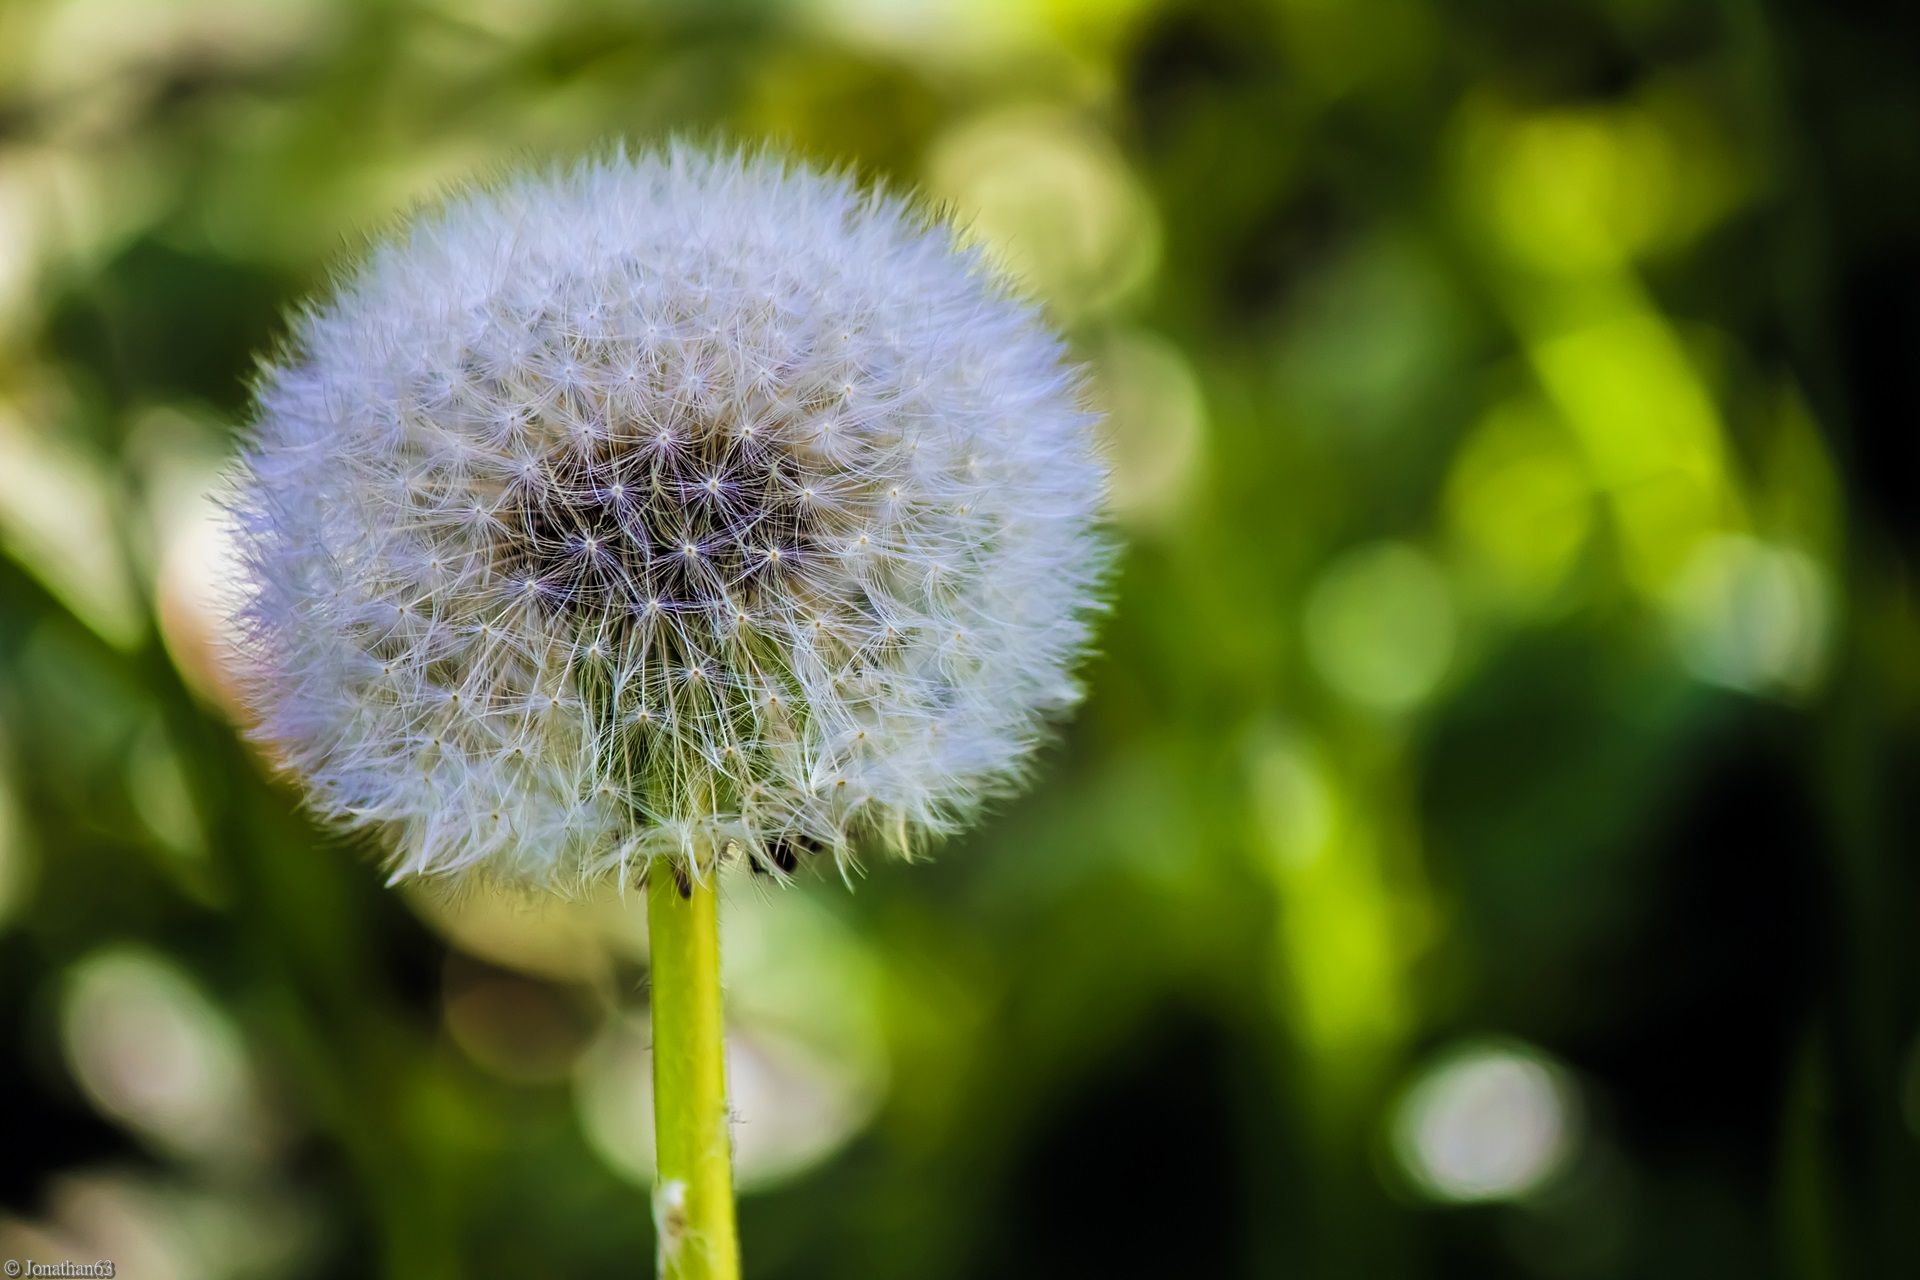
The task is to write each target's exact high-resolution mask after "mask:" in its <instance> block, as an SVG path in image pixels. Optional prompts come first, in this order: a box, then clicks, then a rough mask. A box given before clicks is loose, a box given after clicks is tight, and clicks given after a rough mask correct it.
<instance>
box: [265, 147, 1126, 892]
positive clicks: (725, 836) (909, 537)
mask: <svg viewBox="0 0 1920 1280" xmlns="http://www.w3.org/2000/svg"><path fill="white" fill-rule="evenodd" d="M1077 383H1078V377H1077V373H1076V371H1075V370H1074V369H1073V367H1071V366H1070V365H1069V364H1067V363H1065V361H1064V359H1063V353H1062V349H1061V345H1060V343H1059V341H1058V340H1057V338H1056V337H1055V336H1054V335H1053V334H1052V333H1051V332H1050V331H1049V330H1048V328H1047V327H1046V326H1045V325H1044V324H1043V323H1042V321H1041V320H1040V318H1039V317H1038V316H1037V315H1036V314H1035V312H1034V311H1033V309H1032V308H1031V307H1029V306H1027V305H1024V304H1022V303H1020V302H1018V301H1017V300H1015V299H1013V298H1012V297H1010V296H1009V294H1008V293H1007V292H1006V291H1005V289H1004V288H1003V287H1002V286H1001V285H1000V284H999V283H998V282H997V281H996V280H994V279H993V278H992V276H991V275H990V273H988V272H987V271H986V270H985V269H984V268H983V267H982V265H981V263H980V262H979V260H978V258H977V257H976V256H975V255H973V254H971V253H967V252H963V251H960V250H958V249H956V247H955V246H954V244H953V241H952V239H951V237H950V235H949V234H948V233H946V232H945V231H944V230H943V229H941V228H940V227H938V226H937V225H934V224H931V223H930V222H929V221H928V220H927V219H926V218H924V217H923V216H921V215H919V214H917V213H916V212H915V211H914V210H913V209H912V208H911V207H910V206H908V205H907V204H905V203H903V202H902V201H900V200H897V199H894V198H890V197H887V196H884V195H877V194H871V193H866V192H863V191H862V190H860V189H859V188H858V187H856V186H854V185H853V184H851V183H850V182H848V181H847V180H845V179H844V178H841V177H838V176H833V175H828V174H823V173H818V172H814V171H811V170H808V169H805V168H801V167H796V166H794V165H791V164H788V163H784V162H782V161H779V160H777V159H770V158H752V157H746V156H741V155H721V156H711V155H707V154H703V153H700V152H696V151H692V150H688V149H680V148H675V149H672V150H669V151H667V152H664V153H661V154H657V155H648V156H644V157H640V158H628V157H627V156H625V155H624V154H622V155H616V156H614V157H611V158H608V159H605V160H601V161H597V162H592V163H586V164H582V165H579V166H577V167H575V168H572V169H570V170H567V171H564V172H555V173H552V174H549V175H546V176H538V177H528V178H523V179H520V180H516V181H511V182H508V183H506V184H504V185H501V186H498V187H496V188H494V189H491V190H487V191H484V192H478V193H474V194H469V195H466V196H463V197H459V198H456V199H454V200H452V201H451V202H449V203H448V204H447V205H446V206H445V207H443V208H441V209H439V210H438V211H437V212H434V213H432V214H430V215H428V216H425V217H423V218H421V219H420V220H419V221H417V222H416V223H415V224H414V225H413V226H412V227H411V228H410V229H409V230H407V231H405V232H404V233H402V234H401V235H400V236H398V237H397V238H395V239H393V240H392V241H390V242H388V243H385V244H383V245H381V246H379V247H377V248H376V249H374V250H373V251H372V253H371V256H370V257H369V259H368V260H367V261H366V263H365V264H364V265H363V266H362V267H360V268H359V269H358V270H357V271H355V272H354V273H353V274H352V275H351V276H350V277H349V278H348V279H346V280H345V281H344V282H343V283H342V285H341V287H340V288H339V290H338V291H337V293H335V294H334V296H332V297H331V298H330V299H328V300H326V301H324V302H322V303H320V304H318V305H316V306H314V307H312V308H310V309H309V310H307V311H306V312H305V313H304V314H302V315H301V316H300V318H299V319H298V320H297V322H296V323H295V325H294V329H293V333H292V335H291V339H290V341H289V343H288V345H287V348H286V351H285V353H284V354H283V356H282V357H281V358H280V359H279V360H278V362H277V363H275V364H273V365H272V366H271V367H269V368H268V369H267V371H266V372H265V375H264V378H263V381H262V385H261V389H260V393H259V411H258V429H257V435H256V438H255V439H254V441H253V443H252V446H251V448H250V449H249V450H248V452H247V454H246V457H245V460H244V464H243V471H242V475H241V479H240V482H239V486H238V489H239V492H238V494H237V501H236V503H235V508H236V511H237V512H238V517H239V524H240V530H239V533H240V539H241V543H242V546H243V547H244V550H245V555H246V562H247V566H248V573H247V584H246V600H245V604H244V607H243V609H242V619H243V622H244V625H245V632H246V637H247V645H246V654H245V661H244V669H245V671H246V674H247V676H248V684H249V686H250V689H251V695H252V700H253V704H254V706H255V709H256V712H257V715H258V719H259V730H258V731H259V733H260V736H261V737H262V738H263V739H264V740H265V741H266V742H267V743H268V744H270V746H271V748H272V749H273V750H274V752H275V754H276V756H277V757H278V758H279V759H281V760H282V761H283V762H284V763H285V764H286V765H287V766H288V767H289V768H290V769H291V770H292V771H293V772H294V773H295V774H297V775H298V776H299V777H301V778H303V779H304V780H305V782H306V784H307V786H308V789H309V791H310V794H311V796H312V799H313V802H314V804H315V805H316V807H317V808H318V809H319V810H320V811H321V812H323V813H324V814H326V815H328V816H330V817H332V818H334V819H337V820H341V821H343V822H345V823H347V824H348V825H351V826H355V827H362V828H367V829H372V830H376V831H378V832H379V833H380V834H381V835H382V837H383V838H384V841H385V843H386V846H387V847H388V848H389V849H390V850H391V851H392V866H393V869H394V873H395V876H396V878H397V877H400V876H408V875H446V874H461V873H468V872H472V873H477V874H479V875H481V876H484V877H486V878H489V879H493V880H498V881H505V882H511V883H519V884H527V885H538V886H544V887H549V888H555V889H563V890H564V889H569V888H572V887H575V886H577V885H579V884H581V883H583V882H585V881H588V880H591V879H593V878H595V877H597V876H599V875H602V874H607V873H614V872H618V873H622V874H625V873H630V872H634V871H637V870H639V869H641V868H642V867H643V866H644V865H645V864H646V863H647V861H648V860H649V859H654V858H660V857H668V858H672V859H675V860H676V861H677V862H681V864H682V865H685V863H684V861H682V860H687V859H691V858H694V857H696V855H697V856H698V857H699V859H700V861H699V864H698V865H702V866H704V865H705V864H706V862H707V861H708V860H709V859H708V857H707V855H705V854H701V853H700V851H703V850H705V851H712V852H715V853H722V852H727V851H731V852H732V853H733V854H734V855H736V856H745V857H748V858H751V859H753V860H754V861H755V863H756V864H758V865H759V866H761V867H762V868H764V869H770V870H776V871H780V872H784V871H787V870H791V869H792V867H793V866H794V865H795V863H796V861H797V859H798V856H799V855H800V854H802V853H806V852H814V851H831V853H832V854H833V855H834V856H836V857H838V858H840V859H842V860H845V859H847V858H849V857H850V856H851V854H852V851H853V849H854V848H855V847H856V846H857V845H858V844H860V843H862V842H863V841H867V840H875V841H878V842H879V843H881V844H884V845H885V846H887V847H889V848H892V849H894V850H896V851H899V852H903V853H904V852H907V851H909V850H910V849H911V848H912V847H913V846H914V844H915V842H916V840H917V839H918V838H919V837H920V836H921V835H922V834H923V833H929V832H941V831H946V830H950V829H952V828H953V827H954V826H956V825H957V824H958V823H960V822H961V821H963V820H964V819H965V818H966V817H967V816H968V815H969V814H970V813H971V812H972V811H973V810H974V809H975V808H976V806H977V805H978V803H979V801H980V800H981V799H982V798H983V797H984V796H986V795H989V794H992V793H994V792H995V791H996V790H1001V789H1004V788H1005V787H1006V786H1007V785H1008V784H1010V783H1011V782H1013V781H1014V780H1015V779H1016V777H1017V775H1018V773H1019V771H1020V768H1021V766H1022V764H1023V762H1024V761H1025V760H1026V759H1027V757H1028V756H1029V754H1030V753H1031V751H1032V750H1033V748H1034V746H1035V744H1036V742H1037V740H1038V738H1039V736H1040V735H1041V733H1042V732H1043V730H1044V728H1045V724H1046V721H1047V719H1048V718H1049V717H1050V716H1051V715H1053V714H1055V713H1058V712H1059V711H1061V710H1063V709H1064V708H1066V707H1068V706H1069V705H1070V704H1072V703H1073V702H1074V701H1075V699H1076V697H1077V690H1076V687H1075V685H1074V682H1073V679H1072V667H1073V665H1074V663H1075V662H1076V660H1077V659H1078V657H1079V656H1080V654H1081V653H1082V651H1083V649H1084V647H1085V645H1086V643H1087V638H1088V617H1089V614H1090V612H1091V610H1092V607H1093V606H1094V604H1095V592H1096V586H1097V582H1098V579H1099V577H1100V574H1101V570H1102V567H1103V559H1104V557H1103V554H1102V550H1101V545H1100V543H1099V540H1098V538H1097V536H1096V534H1095V531H1094V526H1095V519H1096V514H1097V509H1098V506H1099V503H1100V500H1101V493H1102V488H1103V479H1104V475H1103V468H1102V466H1101V463H1100V461H1099V458H1098V455H1097V452H1096V449H1095V446H1094V442H1093V427H1094V423H1093V420H1092V418H1091V416H1090V415H1089V414H1088V413H1087V412H1085V411H1084V410H1083V409H1082V408H1081V407H1080V405H1079V404H1078V402H1077V394H1076V392H1077Z"/></svg>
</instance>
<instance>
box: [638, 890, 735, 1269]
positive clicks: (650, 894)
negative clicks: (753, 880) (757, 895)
mask: <svg viewBox="0 0 1920 1280" xmlns="http://www.w3.org/2000/svg"><path fill="white" fill-rule="evenodd" d="M717 879H718V876H717V874H716V873H715V872H713V871H711V870H709V871H708V872H707V874H706V876H705V878H704V880H702V881H700V882H695V883H691V884H689V883H688V882H687V881H684V880H682V879H681V878H680V876H679V875H675V874H671V873H670V872H669V869H668V868H667V867H665V866H660V867H656V868H655V873H654V874H653V875H650V876H648V877H647V933H648V947H649V949H650V955H651V963H652V969H653V1133H654V1149H655V1152H656V1160H655V1173H654V1182H653V1218H654V1225H655V1227H656V1228H657V1229H658V1231H659V1236H660V1275H661V1277H662V1280H738V1277H739V1275H740V1245H739V1242H738V1240H737V1239H736V1238H735V1235H734V1225H733V1135H732V1132H731V1129H730V1128H729V1117H728V1113H727V1062H726V1044H725V1040H724V1039H723V1036H722V1029H723V1022H722V1019H721V1012H720V930H719V924H718V914H719V913H718V910H717V908H718V905H719V895H718V893H717V891H716V886H715V881H716V880H717Z"/></svg>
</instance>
